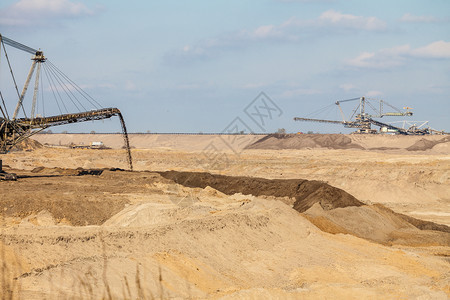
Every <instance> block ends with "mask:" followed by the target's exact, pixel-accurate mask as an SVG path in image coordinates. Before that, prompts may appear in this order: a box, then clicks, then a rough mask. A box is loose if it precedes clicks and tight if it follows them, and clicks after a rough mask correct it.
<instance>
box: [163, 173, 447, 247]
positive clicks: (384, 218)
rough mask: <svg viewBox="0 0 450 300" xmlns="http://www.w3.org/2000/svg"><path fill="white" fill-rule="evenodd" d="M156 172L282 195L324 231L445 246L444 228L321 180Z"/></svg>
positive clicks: (227, 189) (182, 180) (230, 189)
mask: <svg viewBox="0 0 450 300" xmlns="http://www.w3.org/2000/svg"><path fill="white" fill-rule="evenodd" d="M160 174H161V176H163V177H165V178H167V179H171V180H173V181H175V182H176V183H178V184H181V185H184V186H187V187H200V188H206V187H207V186H210V187H212V188H214V189H217V190H219V191H221V192H222V193H224V194H227V195H232V194H236V193H242V194H245V195H253V196H274V197H284V198H283V200H282V201H284V202H285V203H287V204H289V205H291V206H292V207H293V208H294V209H295V210H296V211H298V212H300V213H303V212H305V214H306V215H307V217H308V219H309V220H310V221H311V222H312V223H313V224H315V225H317V227H319V228H320V229H321V230H323V231H326V232H329V233H349V234H352V235H355V236H357V237H361V238H364V239H368V240H371V241H374V242H378V243H382V244H395V243H396V244H403V245H410V246H411V245H412V246H418V245H443V246H447V245H449V244H450V243H449V241H450V234H449V233H450V227H448V226H445V225H440V224H436V223H433V222H427V221H422V220H419V219H415V218H412V217H409V216H406V215H403V214H399V213H396V212H394V211H392V210H390V209H388V208H386V207H384V206H383V205H381V204H379V205H370V206H368V205H364V203H362V202H360V201H358V200H357V199H356V198H355V197H353V196H352V195H350V194H348V193H347V192H345V191H343V190H341V189H338V188H335V187H333V186H330V185H329V184H327V183H324V182H321V181H308V180H302V179H287V180H285V179H273V180H269V179H264V178H251V177H231V176H224V175H215V174H210V173H193V172H192V173H191V172H176V171H169V172H161V173H160ZM286 199H290V200H286Z"/></svg>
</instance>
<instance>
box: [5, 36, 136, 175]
mask: <svg viewBox="0 0 450 300" xmlns="http://www.w3.org/2000/svg"><path fill="white" fill-rule="evenodd" d="M6 46H10V47H13V48H15V49H18V50H21V51H24V52H27V53H30V54H32V57H31V61H32V64H31V68H30V70H29V72H28V76H27V78H26V80H25V83H24V85H23V88H22V89H21V92H19V88H18V86H17V81H16V78H15V75H14V72H13V69H12V66H11V61H10V58H9V56H8V52H7V47H6ZM2 51H3V54H4V57H5V59H6V64H7V67H8V68H9V73H10V74H11V79H12V86H13V92H12V93H11V92H10V93H9V95H8V96H10V97H11V95H15V96H16V97H17V104H16V106H15V109H14V111H13V113H12V115H10V114H9V111H8V106H7V103H9V102H10V101H9V102H8V101H6V100H5V99H4V94H3V93H2V89H3V88H4V87H3V84H4V83H5V82H0V84H1V85H0V100H1V102H0V114H1V115H0V154H6V153H8V152H9V151H10V150H11V149H12V148H13V147H14V146H16V145H17V144H19V143H20V142H22V141H24V140H26V139H27V138H29V137H31V136H32V135H34V134H36V133H39V132H41V131H42V130H44V129H47V128H49V127H52V126H59V125H65V124H73V123H79V122H86V121H93V120H104V119H108V118H111V117H113V116H118V117H119V118H120V122H121V125H122V131H123V137H124V142H125V148H126V149H127V160H128V163H129V168H130V169H132V168H133V165H132V160H131V153H130V150H129V149H130V147H129V141H128V135H127V130H126V127H125V122H124V119H123V117H122V114H121V112H120V110H119V109H118V108H102V107H101V106H100V104H99V103H98V102H97V101H95V100H94V99H93V98H92V97H90V96H89V95H88V94H87V93H86V92H85V91H83V90H82V89H81V88H80V87H79V86H78V85H76V84H75V83H74V82H73V81H72V80H70V79H69V78H68V77H67V76H66V75H65V74H64V73H63V72H62V71H60V70H59V69H58V68H56V66H55V65H53V64H52V63H51V62H50V61H48V60H47V58H46V57H45V56H44V53H43V52H42V51H41V50H36V49H33V48H31V47H28V46H25V45H23V44H21V43H18V42H16V41H14V40H12V39H9V38H7V37H5V36H2V35H1V34H0V67H1V66H2V63H3V64H4V63H5V62H3V61H2V60H1V57H2V55H1V54H2V53H1V52H2ZM0 70H1V69H0ZM43 75H45V78H46V79H47V80H48V86H49V87H48V88H47V90H48V91H51V93H50V94H51V95H52V96H53V98H54V99H53V100H54V101H55V103H56V107H57V108H58V110H59V114H52V115H50V116H45V106H44V102H43V101H44V100H43V98H44V97H43V93H42V91H41V92H39V88H40V87H42V81H43V77H44V76H43ZM33 76H34V78H35V79H34V93H33V97H32V101H31V109H29V110H27V109H25V106H24V100H25V96H26V92H27V89H28V87H29V85H30V82H31V80H32V78H33ZM64 97H67V99H68V100H67V99H66V100H65V99H64ZM80 98H81V100H80ZM66 101H67V102H69V104H72V107H73V108H71V107H70V105H69V104H66ZM83 102H84V103H83ZM86 103H87V104H89V106H90V107H92V108H93V109H91V110H88V109H87V108H86V107H87V106H88V105H86ZM39 104H42V106H39ZM40 107H41V109H40V111H39V108H40ZM71 109H73V110H77V112H70V110H71ZM47 110H48V107H47ZM16 178H17V177H16V175H15V174H8V173H6V172H5V171H3V170H2V163H1V160H0V179H6V180H15V179H16Z"/></svg>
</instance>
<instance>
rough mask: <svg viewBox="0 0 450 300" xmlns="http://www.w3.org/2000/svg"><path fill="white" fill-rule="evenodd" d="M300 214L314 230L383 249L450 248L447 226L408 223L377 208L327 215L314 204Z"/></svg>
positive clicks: (402, 218) (408, 219)
mask: <svg viewBox="0 0 450 300" xmlns="http://www.w3.org/2000/svg"><path fill="white" fill-rule="evenodd" d="M304 214H305V216H306V217H307V218H308V219H309V220H310V221H311V222H312V223H313V224H315V225H316V226H317V227H318V228H320V229H321V230H323V231H325V232H329V233H333V234H336V233H346V234H352V235H354V236H357V237H360V238H364V239H367V240H370V241H374V242H377V243H381V244H384V245H407V246H416V247H417V246H447V247H448V246H450V228H449V227H448V226H445V225H440V224H434V223H431V222H425V221H422V220H418V219H414V220H412V219H413V218H411V217H408V216H405V215H402V214H398V213H395V212H393V211H392V210H390V209H388V208H386V207H384V206H383V205H381V204H378V205H364V206H360V207H345V208H336V209H333V210H329V211H325V210H324V209H322V207H320V206H319V205H317V204H316V205H314V206H313V207H311V208H310V209H308V210H307V211H306V212H305V213H304ZM425 223H428V224H427V225H425ZM421 227H422V228H428V229H423V230H422V228H421Z"/></svg>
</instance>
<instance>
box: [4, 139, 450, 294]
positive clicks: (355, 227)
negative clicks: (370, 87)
mask: <svg viewBox="0 0 450 300" xmlns="http://www.w3.org/2000/svg"><path fill="white" fill-rule="evenodd" d="M49 136H51V137H52V138H56V139H60V140H62V138H63V137H62V135H61V137H58V136H60V135H41V136H38V138H37V140H40V141H41V142H43V143H48V144H54V145H59V144H61V145H64V144H65V143H66V142H64V143H63V142H61V143H59V140H58V141H56V142H55V141H53V142H52V141H50V140H48V139H49ZM88 136H89V135H82V137H77V139H78V140H76V139H75V138H74V137H64V138H66V139H67V140H69V141H70V142H73V143H76V144H81V143H90V142H92V141H90V140H88V139H87V137H88ZM105 136H106V135H105ZM107 136H109V138H110V139H111V142H110V146H111V147H112V148H116V149H112V150H86V149H84V150H81V149H79V150H75V149H65V148H42V149H37V150H34V151H30V152H25V151H24V152H13V153H10V154H8V155H5V156H3V157H2V159H3V163H4V164H5V165H8V166H9V167H10V168H12V169H14V171H15V172H16V173H18V174H19V175H21V176H22V178H19V180H18V181H16V182H0V195H1V197H2V199H1V202H0V204H1V205H0V208H1V209H2V220H1V224H2V226H1V232H0V233H1V238H2V239H1V243H0V244H1V259H2V262H3V263H2V280H1V282H2V291H3V293H4V294H7V293H9V295H12V296H14V297H16V298H23V299H31V298H33V299H44V298H46V299H61V298H62V299H67V298H93V299H99V298H102V297H106V298H107V297H108V295H111V296H112V297H113V298H124V299H129V298H149V299H150V298H188V297H194V298H225V299H228V298H229V299H238V298H239V299H241V298H246V299H260V298H279V299H284V298H293V299H296V298H301V299H304V298H309V299H316V298H333V299H336V298H339V299H348V298H350V299H356V298H358V299H360V298H374V299H378V298H379V299H386V298H395V299H398V298H407V299H410V298H423V299H448V297H450V285H449V282H450V268H449V260H448V257H449V256H450V233H449V229H448V227H445V226H443V227H439V225H437V224H446V225H450V197H449V195H450V161H449V160H450V154H449V152H448V151H447V149H448V148H447V143H441V144H436V145H432V147H429V149H427V150H423V151H408V150H406V149H407V148H408V147H411V146H412V145H414V144H416V145H417V142H418V141H420V137H414V139H411V138H409V139H405V138H404V137H400V138H399V137H378V136H375V137H372V139H371V138H370V137H365V136H356V137H351V138H352V139H353V140H352V141H351V143H354V144H358V145H360V146H361V147H359V148H357V149H356V148H354V147H351V148H350V149H327V148H323V147H317V146H314V145H313V144H311V142H310V141H309V142H307V144H308V145H309V146H308V147H303V148H301V149H284V150H279V149H244V147H245V146H248V145H249V144H253V143H254V142H256V141H257V140H258V139H260V138H261V137H260V136H259V137H255V136H251V137H242V138H241V139H238V140H233V139H226V140H225V141H224V139H223V137H217V136H200V137H199V136H172V137H171V136H156V135H154V136H153V135H152V136H150V135H142V139H143V140H139V136H132V137H131V144H132V145H133V146H134V147H135V148H134V149H133V150H132V154H133V158H134V166H135V169H136V171H139V172H127V171H120V170H117V171H111V170H105V171H103V172H102V173H101V174H98V173H93V174H94V175H92V174H87V175H84V176H76V175H82V174H84V173H88V172H86V171H88V170H89V169H94V168H122V169H126V168H127V162H126V156H125V152H124V150H120V149H119V148H120V145H121V140H120V139H121V137H120V136H114V135H107ZM41 137H43V138H45V139H47V140H46V141H43V140H41ZM96 137H99V135H96ZM228 138H229V137H228ZM430 138H432V139H436V140H439V139H442V137H430ZM83 139H84V140H83ZM394 139H395V140H394ZM64 141H65V140H64ZM95 141H97V140H95ZM105 141H107V140H106V139H105V140H103V142H104V143H105V144H106V145H107V146H108V142H105ZM395 141H396V142H395ZM114 143H115V144H114ZM139 143H140V144H139ZM421 143H422V144H424V142H423V141H422V142H421ZM425 144H426V143H425ZM137 145H140V146H139V147H138V146H137ZM211 145H212V146H213V147H211ZM230 145H231V147H230ZM382 147H389V148H395V149H385V148H384V149H380V148H382ZM436 147H437V148H436ZM362 148H364V149H362ZM369 148H378V149H372V150H368V149H369ZM77 168H84V169H85V172H83V170H81V169H78V170H77ZM6 169H7V170H9V168H8V167H7V168H6ZM168 170H177V171H184V172H191V173H176V174H181V175H183V174H184V175H183V176H184V177H183V176H181V175H176V176H175V175H172V177H170V176H168V175H167V174H166V173H158V172H165V171H168ZM192 172H207V173H213V174H222V175H228V176H233V177H223V178H221V177H217V176H212V175H208V174H206V175H201V176H200V175H198V174H197V173H192ZM95 174H97V175H95ZM235 176H251V177H261V178H266V179H273V180H275V179H276V180H281V181H271V180H269V181H264V180H262V179H261V180H259V181H258V180H255V179H253V180H252V179H245V178H244V179H242V178H243V177H239V178H236V177H235ZM208 178H209V179H208ZM294 179H295V180H299V179H304V180H319V181H324V183H321V185H316V184H313V185H312V186H314V187H316V188H315V189H313V190H308V188H305V184H304V183H302V182H304V180H302V181H299V182H298V183H296V182H293V181H288V180H294ZM286 182H288V183H289V184H287V183H286ZM308 182H310V181H308ZM231 183H233V186H231ZM256 183H257V184H256ZM326 183H328V184H329V185H327V184H326ZM202 184H204V185H202ZM227 184H228V185H227ZM255 184H256V185H255ZM252 185H253V187H252V189H253V192H252V195H246V194H247V193H248V190H246V189H244V188H250V186H252ZM211 186H213V187H211ZM277 187H278V188H277ZM334 187H336V188H339V189H342V191H341V190H339V189H335V188H334ZM344 191H345V192H348V193H349V194H351V195H353V196H354V197H355V198H356V199H358V200H359V201H358V202H352V201H353V200H352V201H350V202H345V203H346V204H345V205H341V206H340V207H339V206H336V205H334V206H333V205H330V202H329V201H328V202H327V201H325V200H326V199H328V200H330V199H331V200H333V199H335V198H336V197H338V196H336V195H344V194H345V195H346V193H345V192H344ZM345 197H347V196H345ZM302 201H303V202H302ZM305 201H307V203H309V204H308V205H307V206H305V205H302V203H303V204H305V203H306V202H305ZM331 203H334V202H333V201H331ZM342 203H344V202H342ZM357 203H360V204H357ZM293 207H296V208H297V210H295V209H293ZM299 207H303V209H299ZM391 209H392V210H391ZM396 213H402V214H404V215H405V216H406V217H405V216H402V215H398V214H396ZM408 216H409V217H414V218H417V219H421V220H426V221H431V222H434V223H437V224H435V225H430V224H431V223H430V224H428V223H417V222H416V221H414V220H415V219H408ZM427 224H428V225H427ZM427 226H428V227H427ZM430 226H431V227H430Z"/></svg>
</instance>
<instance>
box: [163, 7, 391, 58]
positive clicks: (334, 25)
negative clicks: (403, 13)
mask: <svg viewBox="0 0 450 300" xmlns="http://www.w3.org/2000/svg"><path fill="white" fill-rule="evenodd" d="M385 29H386V23H385V22H383V21H381V20H379V19H377V18H375V17H362V16H355V15H351V14H342V13H340V12H337V11H334V10H328V11H325V12H324V13H322V14H321V15H320V16H319V17H317V18H316V19H312V20H302V19H298V18H295V17H292V18H290V19H288V20H286V21H285V22H283V23H281V24H279V25H274V24H268V25H262V26H259V27H257V28H255V29H253V30H241V31H235V32H231V33H226V34H222V35H219V36H217V37H214V38H210V39H205V40H202V41H199V42H197V43H195V44H193V45H185V46H183V47H182V48H180V49H178V50H175V51H172V52H170V53H167V54H166V56H165V59H166V61H167V62H171V63H173V62H186V61H192V60H199V59H200V60H201V59H208V58H211V57H215V56H217V55H218V54H219V53H220V52H221V51H224V50H229V49H236V48H242V47H246V46H248V45H249V44H252V43H257V42H298V41H301V40H306V39H308V38H310V37H314V38H315V37H317V35H323V34H327V33H328V34H338V33H346V32H347V33H348V32H361V31H380V30H385Z"/></svg>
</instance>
